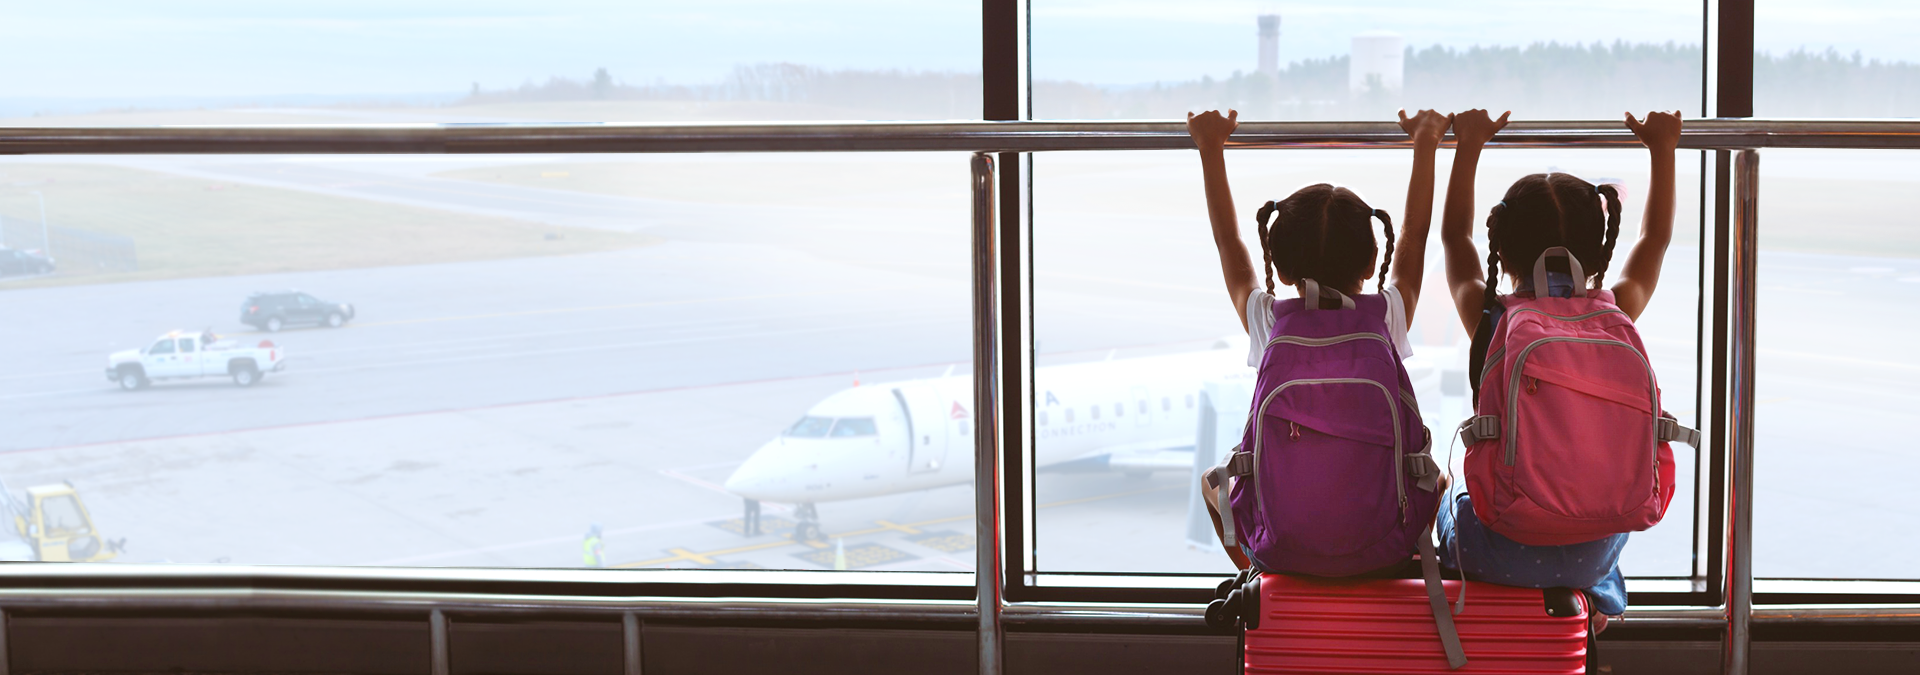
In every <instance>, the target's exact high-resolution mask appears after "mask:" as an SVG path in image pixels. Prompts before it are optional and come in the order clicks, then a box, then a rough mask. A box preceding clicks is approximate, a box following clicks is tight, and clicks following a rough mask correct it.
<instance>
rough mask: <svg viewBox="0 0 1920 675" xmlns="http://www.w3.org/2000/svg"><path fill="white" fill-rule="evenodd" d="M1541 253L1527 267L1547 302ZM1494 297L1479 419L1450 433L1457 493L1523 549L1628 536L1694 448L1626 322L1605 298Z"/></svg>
mask: <svg viewBox="0 0 1920 675" xmlns="http://www.w3.org/2000/svg"><path fill="white" fill-rule="evenodd" d="M1551 257H1563V258H1565V259H1566V260H1567V265H1568V270H1569V271H1570V272H1571V273H1572V277H1573V278H1574V279H1575V280H1584V279H1586V275H1585V274H1584V273H1583V272H1582V270H1581V269H1580V261H1579V260H1578V259H1577V258H1575V257H1574V256H1572V255H1571V254H1569V253H1568V252H1567V249H1565V248H1561V247H1555V248H1550V249H1547V251H1546V252H1545V253H1542V254H1541V255H1540V259H1539V260H1537V261H1535V262H1534V265H1533V288H1534V290H1535V292H1536V293H1546V292H1547V289H1548V286H1547V259H1548V258H1551ZM1584 285H1585V284H1582V283H1578V282H1577V281H1576V283H1575V284H1574V289H1573V297H1569V298H1556V297H1521V296H1502V297H1501V298H1500V301H1501V303H1502V304H1503V305H1505V307H1506V315H1505V316H1504V317H1502V318H1501V319H1500V323H1499V325H1498V326H1495V327H1494V328H1493V335H1492V341H1491V342H1490V343H1489V344H1488V346H1487V353H1486V365H1485V368H1484V369H1483V370H1482V371H1481V375H1480V390H1479V392H1480V393H1479V401H1478V403H1477V408H1476V413H1477V415H1476V416H1475V417H1473V418H1471V419H1469V420H1467V421H1466V422H1464V423H1462V424H1461V425H1460V440H1461V441H1462V442H1463V443H1464V444H1466V446H1467V458H1466V472H1467V490H1468V492H1469V493H1470V494H1472V495H1473V510H1474V514H1475V515H1476V516H1478V517H1479V519H1480V521H1481V522H1482V523H1485V524H1486V525H1487V527H1490V528H1493V531H1495V532H1499V533H1500V534H1502V535H1505V536H1506V537H1507V538H1509V539H1512V540H1514V541H1517V542H1520V543H1522V544H1528V545H1533V546H1558V545H1562V544H1576V543H1580V542H1585V541H1593V540H1595V539H1600V538H1602V537H1607V536H1610V535H1614V534H1619V533H1622V532H1637V531H1640V530H1645V529H1647V528H1649V527H1652V526H1654V524H1656V523H1659V522H1660V519H1661V517H1663V516H1665V515H1666V513H1667V504H1668V502H1671V501H1672V500H1673V450H1672V449H1671V448H1670V447H1668V442H1670V441H1679V442H1682V443H1686V444H1688V445H1695V446H1696V447H1697V444H1698V443H1699V437H1700V432H1699V431H1697V430H1694V429H1689V428H1687V427H1683V426H1680V424H1679V423H1678V422H1677V421H1675V420H1674V418H1673V417H1672V416H1671V415H1668V414H1666V412H1665V411H1664V410H1663V409H1662V408H1661V407H1660V386H1659V384H1658V383H1656V382H1655V381H1654V376H1653V366H1652V363H1651V362H1649V361H1648V360H1647V349H1646V346H1645V345H1643V344H1641V341H1640V332H1639V331H1638V330H1635V329H1634V326H1633V320H1632V319H1630V318H1628V317H1627V315H1626V313H1625V312H1622V311H1620V308H1619V307H1618V306H1616V305H1615V304H1614V302H1613V293H1612V292H1610V291H1594V290H1587V289H1585V288H1583V286H1584Z"/></svg>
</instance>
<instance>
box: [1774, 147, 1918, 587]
mask: <svg viewBox="0 0 1920 675" xmlns="http://www.w3.org/2000/svg"><path fill="white" fill-rule="evenodd" d="M1760 167H1761V182H1760V185H1761V189H1762V194H1761V197H1760V209H1761V210H1760V280H1759V307H1758V309H1757V311H1758V315H1759V352H1758V361H1759V367H1760V372H1759V375H1758V377H1757V378H1756V380H1755V381H1756V383H1757V385H1758V390H1757V392H1756V396H1755V403H1756V406H1757V407H1756V408H1755V415H1754V423H1755V426H1754V440H1755V443H1756V447H1755V449H1754V519H1753V524H1754V533H1753V541H1754V546H1753V570H1754V574H1755V575H1757V576H1763V577H1775V578H1822V579H1831V578H1850V579H1853V578H1857V579H1913V578H1915V572H1914V568H1913V566H1912V565H1910V564H1906V563H1907V561H1908V559H1909V558H1911V556H1912V552H1913V544H1912V539H1913V534H1914V532H1915V528H1914V525H1913V524H1912V523H1913V522H1914V519H1913V518H1912V516H1916V515H1920V507H1916V506H1915V505H1914V503H1913V500H1912V499H1911V495H1912V494H1913V488H1912V486H1911V484H1910V483H1911V481H1910V480H1908V478H1907V477H1908V476H1911V475H1913V473H1914V472H1915V471H1917V470H1920V456H1916V454H1915V453H1914V452H1912V451H1911V449H1910V448H1911V447H1912V446H1910V445H1909V443H1911V440H1910V430H1911V429H1912V427H1913V424H1914V423H1915V422H1916V421H1920V400H1916V397H1915V394H1914V393H1913V391H1914V390H1913V386H1912V382H1913V378H1914V375H1915V374H1916V373H1920V355H1916V354H1915V353H1914V351H1913V349H1912V344H1913V341H1912V339H1911V337H1910V336H1911V334H1912V333H1913V326H1912V322H1913V321H1914V317H1916V316H1920V300H1916V299H1915V298H1914V295H1913V289H1915V288H1917V287H1920V232H1916V231H1915V230H1914V229H1913V219H1912V217H1911V216H1910V215H1908V213H1907V212H1905V210H1904V208H1903V205H1904V203H1905V202H1906V201H1907V200H1909V199H1911V196H1910V195H1912V194H1913V191H1914V180H1913V179H1912V178H1911V176H1913V175H1914V171H1915V168H1916V167H1920V154H1916V153H1914V152H1911V151H1879V152H1867V151H1832V150H1770V151H1766V152H1765V154H1764V155H1763V157H1762V160H1761V164H1760Z"/></svg>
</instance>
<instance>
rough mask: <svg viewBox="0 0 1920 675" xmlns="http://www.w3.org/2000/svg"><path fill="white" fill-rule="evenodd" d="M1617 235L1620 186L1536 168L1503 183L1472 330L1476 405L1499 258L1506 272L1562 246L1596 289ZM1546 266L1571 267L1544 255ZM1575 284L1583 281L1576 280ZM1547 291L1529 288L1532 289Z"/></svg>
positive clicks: (1470, 371)
mask: <svg viewBox="0 0 1920 675" xmlns="http://www.w3.org/2000/svg"><path fill="white" fill-rule="evenodd" d="M1619 239H1620V190H1619V188H1616V187H1614V186H1612V185H1600V186H1597V187H1596V186H1594V184H1592V183H1589V182H1586V181H1584V180H1580V179H1579V178H1575V177H1573V176H1572V175H1569V174H1564V173H1536V174H1533V175H1530V176H1526V177H1523V178H1521V179H1520V180H1517V181H1514V183H1513V187H1510V188H1507V194H1506V197H1505V198H1504V199H1502V200H1501V201H1500V203H1498V204H1495V205H1493V209H1492V210H1491V211H1489V212H1488V213H1487V293H1486V296H1485V298H1484V299H1483V300H1482V303H1483V304H1482V305H1481V310H1480V325H1479V326H1478V327H1477V328H1475V329H1474V331H1473V344H1472V346H1471V347H1470V348H1469V350H1468V366H1467V375H1468V378H1469V380H1470V381H1471V382H1472V384H1473V399H1474V402H1475V404H1476V405H1477V404H1478V402H1479V400H1480V371H1481V369H1482V368H1484V367H1485V362H1486V355H1487V348H1488V347H1489V346H1490V344H1491V340H1492V336H1493V321H1494V310H1495V308H1497V307H1499V306H1500V292H1499V289H1500V264H1501V261H1502V260H1504V261H1506V264H1507V266H1508V268H1510V269H1509V271H1511V270H1512V269H1516V268H1517V269H1525V270H1530V269H1532V268H1533V264H1534V261H1536V260H1539V258H1540V254H1541V253H1544V252H1546V250H1547V249H1549V248H1553V247H1556V246H1564V247H1566V249H1567V251H1568V252H1570V253H1572V254H1573V257H1574V258H1576V259H1578V260H1579V261H1580V269H1581V270H1583V271H1586V272H1587V273H1589V274H1592V275H1593V287H1594V288H1600V287H1601V286H1600V284H1601V282H1602V280H1604V279H1605V278H1606V276H1607V267H1608V266H1609V265H1610V264H1611V263H1612V262H1613V247H1614V244H1616V243H1618V241H1619ZM1516 266H1518V267H1516ZM1547 269H1548V270H1550V271H1557V272H1562V273H1568V272H1570V271H1571V270H1570V269H1569V268H1568V267H1567V266H1566V261H1564V260H1561V259H1559V258H1555V259H1552V260H1548V261H1547ZM1574 283H1586V280H1585V279H1575V280H1574ZM1547 291H1548V289H1544V288H1536V289H1533V292H1534V293H1546V292H1547Z"/></svg>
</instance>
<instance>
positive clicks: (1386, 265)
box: [1373, 209, 1393, 293]
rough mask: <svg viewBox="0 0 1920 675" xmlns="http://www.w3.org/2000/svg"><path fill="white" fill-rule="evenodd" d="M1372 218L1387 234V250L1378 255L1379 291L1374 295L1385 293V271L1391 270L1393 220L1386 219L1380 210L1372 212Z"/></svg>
mask: <svg viewBox="0 0 1920 675" xmlns="http://www.w3.org/2000/svg"><path fill="white" fill-rule="evenodd" d="M1373 217H1375V218H1379V219H1380V229H1381V230H1382V231H1385V232H1386V233H1387V248H1386V251H1385V252H1384V253H1382V254H1381V255H1380V287H1379V290H1376V291H1374V292H1376V293H1385V292H1386V291H1387V271H1388V270H1391V269H1393V219H1392V218H1389V217H1387V212H1386V211H1383V210H1380V209H1374V210H1373Z"/></svg>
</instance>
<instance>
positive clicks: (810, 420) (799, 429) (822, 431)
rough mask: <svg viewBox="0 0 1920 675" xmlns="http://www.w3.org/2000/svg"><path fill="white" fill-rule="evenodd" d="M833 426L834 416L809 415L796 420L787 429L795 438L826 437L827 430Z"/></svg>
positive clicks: (789, 434) (788, 433)
mask: <svg viewBox="0 0 1920 675" xmlns="http://www.w3.org/2000/svg"><path fill="white" fill-rule="evenodd" d="M832 428H833V418H831V417H813V416H807V417H802V418H800V421H798V422H794V423H793V426H792V427H789V428H788V429H787V435H788V436H793V437H795V438H826V437H827V431H828V430H829V429H832Z"/></svg>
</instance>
